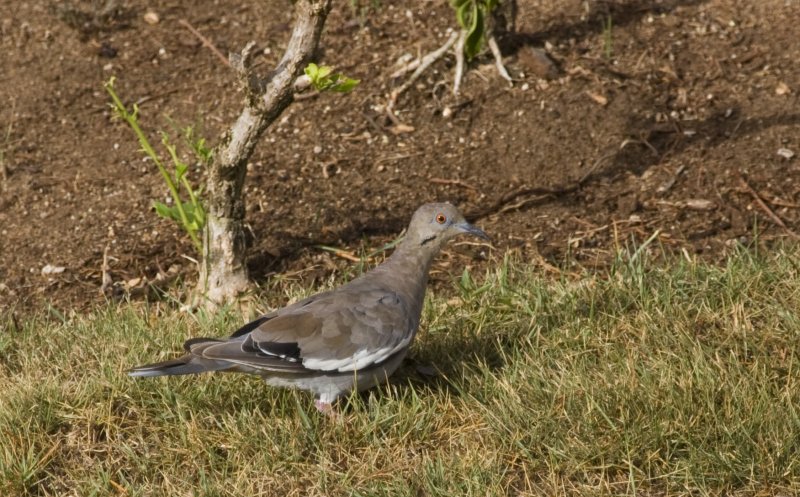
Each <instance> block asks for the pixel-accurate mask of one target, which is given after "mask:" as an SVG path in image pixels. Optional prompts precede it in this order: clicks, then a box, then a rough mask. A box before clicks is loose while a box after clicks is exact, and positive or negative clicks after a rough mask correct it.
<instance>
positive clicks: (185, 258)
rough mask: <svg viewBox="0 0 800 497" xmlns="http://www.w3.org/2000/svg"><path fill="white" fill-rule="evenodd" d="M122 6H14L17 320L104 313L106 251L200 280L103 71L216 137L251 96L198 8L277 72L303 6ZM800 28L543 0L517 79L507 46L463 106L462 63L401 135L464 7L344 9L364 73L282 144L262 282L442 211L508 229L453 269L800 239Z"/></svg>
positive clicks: (709, 252) (139, 267) (673, 6)
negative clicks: (424, 210)
mask: <svg viewBox="0 0 800 497" xmlns="http://www.w3.org/2000/svg"><path fill="white" fill-rule="evenodd" d="M105 4H106V2H78V1H73V2H57V3H51V2H36V1H32V2H10V1H8V0H6V1H3V2H2V5H0V23H1V24H0V48H1V49H2V53H3V57H2V58H0V154H1V155H0V161H1V163H0V166H1V167H0V172H2V173H3V175H2V176H0V181H2V185H0V309H3V308H6V309H8V308H12V309H17V310H20V311H22V310H30V309H36V308H41V306H42V305H43V304H45V303H49V304H51V305H53V306H54V307H55V308H58V309H62V310H67V309H83V308H87V307H90V306H92V305H95V304H96V303H98V302H102V301H103V300H104V299H105V298H107V296H104V295H103V294H102V293H101V292H100V291H99V289H100V286H101V283H102V274H103V259H104V252H106V253H107V274H108V276H110V277H111V279H112V281H113V285H114V288H116V289H117V293H118V294H123V295H124V294H127V293H129V292H130V293H131V294H132V295H134V296H135V297H137V296H139V295H142V294H144V293H146V292H145V291H144V289H147V288H150V287H149V284H150V283H154V282H159V281H161V282H162V283H163V282H167V284H166V286H167V287H168V288H172V289H173V290H174V289H175V288H177V286H175V285H174V282H175V281H176V280H181V279H183V280H187V279H188V280H191V278H192V277H194V274H195V268H194V264H193V263H192V262H191V260H190V259H189V258H191V257H194V254H193V248H192V245H191V243H190V242H189V240H188V238H187V237H186V236H184V235H182V234H181V233H180V232H179V231H178V229H177V228H176V227H175V226H174V225H172V224H171V223H169V222H168V221H164V220H161V219H159V218H157V217H156V215H155V213H154V212H153V210H152V208H151V202H152V201H153V200H154V199H157V200H162V201H163V200H164V199H165V197H166V196H167V190H166V187H165V185H164V184H163V182H162V180H161V178H160V177H159V176H158V174H157V171H156V170H155V168H154V166H153V164H152V163H150V162H146V161H143V160H142V155H141V153H140V152H139V151H138V148H139V147H138V144H137V143H136V142H135V139H134V136H133V134H132V133H131V131H130V130H129V129H127V128H126V127H125V126H124V125H123V124H122V123H121V122H118V121H115V120H112V119H111V112H110V110H109V107H108V102H109V99H108V97H107V95H106V94H105V92H104V91H103V88H102V84H103V82H104V81H106V80H108V78H110V77H111V76H112V75H113V76H116V78H117V84H116V87H117V89H118V91H119V93H120V94H121V96H122V97H123V98H124V99H125V100H126V101H128V102H134V101H135V102H138V103H139V106H140V109H141V119H142V124H143V125H144V126H145V127H146V128H147V129H148V130H149V131H151V132H152V136H153V140H154V141H158V137H157V134H156V131H157V130H159V129H165V130H170V124H169V121H168V119H171V120H172V121H174V122H175V123H177V124H179V125H181V126H184V125H187V124H193V125H195V126H196V127H197V128H198V129H201V130H202V132H203V133H204V135H205V136H207V137H208V138H209V139H210V140H211V141H212V143H213V142H214V141H216V140H217V139H218V138H219V137H220V136H221V134H222V133H223V131H224V130H225V129H226V127H227V126H228V125H229V124H230V123H231V122H232V121H233V119H234V118H235V116H236V115H237V114H238V112H239V111H240V107H241V98H242V93H241V92H239V91H238V90H236V87H237V82H236V77H235V75H234V73H233V71H232V70H231V69H230V68H229V67H227V66H226V65H225V64H223V63H222V61H221V60H220V59H219V58H218V57H216V56H215V55H214V54H213V53H212V51H211V50H210V49H209V48H207V47H206V46H204V45H203V44H202V43H201V41H200V40H199V39H198V37H196V36H195V35H194V34H192V33H191V32H190V31H189V30H188V29H187V28H186V27H185V25H184V24H182V23H180V22H179V21H180V20H182V19H185V20H186V21H188V23H189V24H191V25H192V26H194V27H195V28H196V29H197V30H198V31H199V32H200V33H202V35H203V36H205V37H207V38H208V39H209V40H210V41H211V42H212V43H213V44H214V45H215V46H216V47H217V48H218V49H219V50H220V51H221V52H222V53H224V54H227V53H228V52H235V51H239V50H240V49H241V48H242V47H244V45H245V44H246V43H247V42H248V41H250V40H255V41H257V42H258V43H259V44H260V45H259V46H260V47H263V48H264V49H265V54H264V56H263V57H262V58H261V59H260V60H261V64H262V67H263V70H264V71H268V70H269V68H270V67H273V66H274V65H275V64H276V62H277V61H278V60H279V58H280V55H281V54H282V51H283V48H284V47H285V44H286V42H287V38H288V35H289V31H290V27H291V3H290V2H289V1H277V0H276V1H272V2H234V1H230V0H219V1H216V2H213V3H211V2H189V1H183V0H173V1H161V2H153V3H147V2H143V1H139V0H120V1H119V2H117V3H115V4H113V8H112V9H106V10H103V9H104V5H105ZM353 5H355V8H354V7H353ZM148 11H152V12H154V13H156V14H157V15H158V22H156V23H151V22H148V19H149V20H150V21H153V19H151V18H149V17H148V18H146V16H145V14H146V13H147V12H148ZM798 19H800V2H798V1H797V0H763V1H750V2H742V1H739V0H707V1H703V0H661V1H642V0H626V1H605V2H603V1H598V2H595V1H577V0H562V1H555V0H539V1H535V0H519V9H518V16H517V18H516V23H515V26H513V27H514V29H513V31H511V32H508V33H505V34H503V35H502V36H501V37H500V45H501V49H502V51H503V54H504V57H505V62H506V65H507V67H508V69H509V71H510V73H511V75H512V76H513V77H514V78H515V82H514V85H513V87H510V86H509V85H508V84H507V83H505V82H504V81H503V80H502V79H500V78H499V77H498V75H497V73H496V72H495V70H494V67H493V61H492V59H491V57H490V56H489V55H484V56H480V57H479V58H478V59H477V60H475V61H473V63H472V64H471V66H470V69H469V72H468V73H467V74H466V78H465V81H464V83H463V86H462V93H461V95H460V96H459V97H454V96H452V94H451V92H450V89H451V86H452V74H453V66H454V60H453V57H452V55H448V56H446V57H444V58H442V59H441V60H439V61H437V62H436V63H435V64H434V65H433V66H432V67H431V68H430V70H429V71H428V72H427V73H425V74H424V75H423V76H422V77H421V78H420V79H419V81H418V82H417V83H416V84H414V85H413V86H412V87H411V88H410V89H409V90H408V91H407V92H405V93H404V94H403V95H402V96H401V97H400V99H399V101H398V105H397V109H398V112H397V117H398V118H399V119H400V120H401V121H402V123H403V124H404V125H405V126H399V127H398V126H397V125H396V124H395V123H394V122H392V121H391V120H390V119H389V118H388V117H387V115H386V112H385V110H384V107H385V105H386V102H387V96H388V94H389V93H390V92H391V90H392V89H393V88H396V87H397V86H399V85H400V84H402V83H403V81H404V79H403V78H395V79H392V78H391V74H392V73H393V72H394V71H395V70H396V69H397V65H396V63H397V61H398V60H399V59H401V58H402V57H403V56H404V55H406V54H411V55H413V56H417V55H420V54H424V53H426V52H428V51H431V50H434V49H435V48H437V47H438V46H440V45H441V44H442V43H443V42H444V41H445V39H446V38H447V30H448V29H450V28H452V27H453V26H454V25H455V21H454V16H453V13H452V11H451V9H450V7H449V6H448V4H447V2H445V1H444V0H441V1H425V0H409V1H398V2H395V1H391V2H390V1H386V0H383V1H380V2H372V1H361V2H349V1H348V2H344V1H339V2H336V4H335V7H334V10H333V12H332V14H331V16H330V17H329V19H328V22H327V26H326V30H325V33H324V34H323V38H322V44H321V45H322V46H321V51H320V54H319V57H318V59H319V61H321V62H323V63H325V64H329V65H332V66H335V67H336V69H337V70H338V71H341V72H344V73H346V74H347V75H349V76H352V77H355V78H358V79H361V84H360V85H359V86H358V87H357V89H356V90H355V91H354V92H352V93H350V94H347V95H336V94H323V95H318V96H315V97H312V98H306V99H302V100H299V101H297V102H295V103H294V104H293V105H292V106H291V107H290V108H289V110H288V111H287V112H286V113H285V114H284V115H283V116H282V117H281V119H280V123H279V124H277V125H275V126H273V127H272V128H271V129H270V130H268V132H267V133H266V135H265V137H264V139H263V141H262V143H261V145H260V147H259V148H258V149H257V151H256V153H255V155H254V157H253V158H252V164H251V167H250V171H249V173H248V174H249V176H248V179H247V203H248V213H247V221H248V223H249V225H250V227H251V233H252V240H251V242H252V243H251V257H250V262H249V264H250V268H251V270H252V274H253V278H254V279H255V281H257V282H260V283H264V282H267V281H270V278H271V277H272V276H273V275H276V274H281V275H284V276H299V277H301V278H302V279H303V280H304V281H305V280H308V281H311V280H313V279H316V278H325V277H327V276H328V275H330V274H331V272H333V271H336V270H338V269H342V268H345V267H348V266H350V265H352V262H350V261H348V260H346V259H343V258H341V257H339V256H337V255H334V254H332V253H330V252H326V251H324V250H321V249H320V248H319V247H318V246H319V245H329V246H336V247H339V248H341V249H343V250H346V251H349V252H351V253H356V254H357V253H359V251H361V250H369V249H374V248H378V247H380V246H381V245H382V244H383V243H385V242H387V241H389V240H391V239H392V238H393V237H395V236H396V235H397V234H398V233H399V232H400V231H401V230H402V229H403V227H404V226H405V224H406V222H407V220H408V219H409V216H410V214H411V212H413V210H414V209H415V208H416V207H417V206H418V205H419V204H421V203H423V202H427V201H433V200H448V201H451V202H454V203H455V204H457V205H459V206H460V207H461V208H462V209H463V210H464V211H465V212H467V213H469V215H470V216H471V217H473V218H474V219H475V220H476V222H477V223H478V224H479V225H480V226H482V227H483V228H484V229H485V230H486V231H487V232H489V233H490V234H492V235H493V236H494V242H493V248H490V247H488V246H475V245H467V244H460V245H456V246H454V247H452V248H451V249H450V250H449V251H448V253H446V254H445V256H444V257H443V258H442V259H441V260H440V261H439V264H438V266H437V269H438V272H437V273H436V274H437V276H436V278H438V279H439V280H442V279H445V278H447V277H448V276H447V272H448V270H450V269H451V268H452V270H453V271H458V270H460V268H462V267H463V266H464V265H466V264H468V265H472V266H473V267H480V266H481V265H482V264H486V263H485V262H484V261H485V260H486V259H487V258H489V259H491V258H493V257H496V256H498V255H502V254H503V253H505V252H506V251H515V252H518V253H519V256H520V257H521V258H523V260H529V261H531V262H533V263H535V264H539V265H541V267H542V268H544V269H545V270H554V268H560V269H559V270H561V269H563V268H567V270H568V271H577V272H580V271H581V270H582V269H585V268H588V269H591V268H593V267H596V266H603V265H605V264H608V262H609V261H610V260H612V258H613V255H614V253H615V251H616V250H617V248H618V247H620V246H624V245H625V244H626V243H630V242H632V241H637V242H641V241H643V240H645V239H647V238H649V237H650V236H651V235H653V234H654V233H657V235H656V240H655V241H656V243H654V246H658V247H663V248H667V249H669V250H675V251H678V252H683V251H685V253H686V254H688V255H692V254H700V255H701V256H703V257H708V258H711V259H719V258H721V257H723V256H724V255H725V254H726V252H727V251H729V250H730V249H731V247H733V246H735V245H736V243H739V242H743V243H745V244H749V243H751V242H752V238H753V234H754V233H758V237H759V240H760V241H761V242H765V243H774V242H775V241H776V240H784V239H793V238H795V237H796V235H795V233H796V232H797V231H798V230H799V229H800V226H798V224H799V223H800V106H798V95H800V62H799V61H800V41H798V40H800V24H798V22H797V21H798ZM534 50H538V51H539V53H540V54H541V53H546V56H547V57H548V58H549V59H550V60H551V61H552V62H553V64H554V68H553V70H552V71H550V72H548V69H547V68H546V67H544V68H543V67H542V66H541V60H540V59H541V56H538V57H537V56H536V52H534ZM445 109H447V110H445ZM782 149H783V150H782ZM779 151H780V152H779ZM792 153H794V156H793V157H791V158H788V157H789V156H791V155H792ZM194 177H195V178H196V179H197V180H198V182H200V181H202V171H196V172H194ZM48 265H49V267H48V268H47V269H48V270H52V269H53V268H55V271H56V272H50V273H49V274H47V273H48V271H47V270H45V271H43V269H45V267H47V266H48ZM61 268H63V271H62V272H58V271H60V270H61ZM170 285H172V286H170ZM162 286H163V285H162Z"/></svg>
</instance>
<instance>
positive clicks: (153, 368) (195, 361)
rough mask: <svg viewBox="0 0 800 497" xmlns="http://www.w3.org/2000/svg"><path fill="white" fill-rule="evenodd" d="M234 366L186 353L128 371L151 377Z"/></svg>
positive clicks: (129, 373) (136, 375) (133, 374)
mask: <svg viewBox="0 0 800 497" xmlns="http://www.w3.org/2000/svg"><path fill="white" fill-rule="evenodd" d="M233 366H234V364H231V363H229V362H226V361H215V360H213V359H205V358H203V357H198V356H196V355H192V354H186V355H184V356H182V357H179V358H177V359H172V360H170V361H164V362H156V363H154V364H146V365H144V366H136V367H135V368H133V369H131V370H129V371H128V375H129V376H134V377H151V376H173V375H180V374H198V373H206V372H210V371H224V370H226V369H230V368H231V367H233Z"/></svg>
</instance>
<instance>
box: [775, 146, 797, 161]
mask: <svg viewBox="0 0 800 497" xmlns="http://www.w3.org/2000/svg"><path fill="white" fill-rule="evenodd" d="M778 155H780V156H781V157H783V158H784V159H786V160H789V159H791V158H792V157H794V152H792V151H791V150H789V149H788V148H779V149H778Z"/></svg>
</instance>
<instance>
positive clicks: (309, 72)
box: [303, 62, 319, 81]
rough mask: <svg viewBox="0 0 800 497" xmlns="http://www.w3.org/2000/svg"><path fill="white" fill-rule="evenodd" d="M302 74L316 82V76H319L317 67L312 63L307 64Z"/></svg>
mask: <svg viewBox="0 0 800 497" xmlns="http://www.w3.org/2000/svg"><path fill="white" fill-rule="evenodd" d="M303 72H305V73H306V76H308V77H309V78H310V79H311V81H316V80H317V74H319V66H317V65H316V64H314V63H313V62H309V63H308V65H307V66H306V68H305V69H304V70H303Z"/></svg>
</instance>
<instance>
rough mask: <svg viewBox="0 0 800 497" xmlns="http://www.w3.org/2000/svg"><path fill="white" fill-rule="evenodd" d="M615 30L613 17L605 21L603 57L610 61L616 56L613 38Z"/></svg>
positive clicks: (608, 17)
mask: <svg viewBox="0 0 800 497" xmlns="http://www.w3.org/2000/svg"><path fill="white" fill-rule="evenodd" d="M613 30H614V24H613V21H612V19H611V16H607V17H606V18H605V19H604V20H603V55H604V56H605V58H606V59H610V58H611V56H612V55H613V54H614V40H613V37H612V35H613V33H614V31H613Z"/></svg>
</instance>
